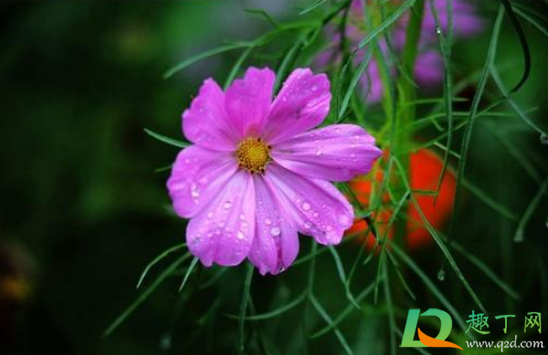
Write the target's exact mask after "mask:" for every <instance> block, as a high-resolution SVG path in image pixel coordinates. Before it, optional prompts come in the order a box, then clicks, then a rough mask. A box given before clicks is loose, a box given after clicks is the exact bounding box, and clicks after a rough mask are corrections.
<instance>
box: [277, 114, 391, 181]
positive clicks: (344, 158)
mask: <svg viewBox="0 0 548 355" xmlns="http://www.w3.org/2000/svg"><path fill="white" fill-rule="evenodd" d="M271 154H272V158H273V159H274V160H275V161H276V162H277V163H278V164H280V165H281V166H283V167H285V168H287V169H289V170H291V171H293V172H295V173H298V174H301V175H304V176H308V177H312V178H318V179H322V180H330V181H348V180H351V179H352V178H354V177H355V176H357V175H362V174H367V173H368V172H369V170H371V166H372V165H373V163H374V162H375V160H376V159H377V158H378V157H379V156H380V155H381V150H380V149H379V148H377V147H376V146H375V138H373V136H371V135H370V134H369V133H367V132H366V131H365V130H364V129H363V128H361V127H360V126H356V125H351V124H340V125H331V126H327V127H324V128H320V129H316V130H313V131H310V132H306V133H303V134H300V135H298V136H295V137H294V138H292V139H290V140H287V141H285V142H283V143H282V144H279V145H277V146H275V147H274V148H273V150H272V153H271Z"/></svg>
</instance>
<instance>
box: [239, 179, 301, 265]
mask: <svg viewBox="0 0 548 355" xmlns="http://www.w3.org/2000/svg"><path fill="white" fill-rule="evenodd" d="M253 181H254V186H255V197H256V201H257V202H256V205H255V208H256V209H255V217H256V220H255V237H254V239H253V245H252V247H251V251H250V252H249V260H250V261H251V262H252V263H253V265H255V266H256V267H258V268H259V271H260V272H261V274H263V275H265V274H266V273H271V274H277V273H279V272H281V271H283V270H284V269H286V268H287V267H289V266H290V265H291V264H292V263H293V261H295V258H296V257H297V253H298V252H299V238H298V235H297V230H296V229H295V227H293V225H292V223H293V221H292V219H291V218H289V217H288V216H285V215H284V213H283V212H284V211H283V209H282V206H281V204H280V203H279V202H278V201H279V198H278V197H277V194H276V192H275V191H274V190H273V189H271V188H269V186H267V181H265V180H264V179H263V177H261V176H254V179H253Z"/></svg>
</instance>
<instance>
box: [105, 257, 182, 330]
mask: <svg viewBox="0 0 548 355" xmlns="http://www.w3.org/2000/svg"><path fill="white" fill-rule="evenodd" d="M189 257H190V254H188V253H187V254H185V255H183V256H182V257H180V258H179V259H177V260H175V261H174V262H173V263H172V264H171V265H170V266H169V267H168V268H166V269H165V270H164V271H163V272H162V273H161V274H160V275H159V276H158V277H157V278H156V279H155V280H154V282H153V283H152V284H151V285H150V286H149V287H148V288H147V289H146V290H145V291H143V293H141V294H140V295H139V296H138V297H137V299H136V300H135V301H134V302H133V303H132V304H131V305H130V306H129V307H128V308H127V309H126V310H125V311H124V312H122V314H120V315H119V316H118V317H117V318H116V319H115V320H114V321H113V322H112V323H111V324H110V325H109V326H108V328H107V329H106V330H105V332H104V333H103V337H107V336H109V335H110V334H112V333H113V332H114V331H115V330H116V329H117V328H118V327H119V326H120V325H121V324H122V323H123V322H124V321H125V320H126V319H127V318H128V317H129V316H130V315H131V314H133V312H134V311H135V310H136V309H137V308H138V307H139V306H140V305H141V304H142V303H143V302H145V301H146V300H147V299H148V298H149V297H150V295H151V294H152V293H153V292H154V290H156V288H158V286H159V285H160V284H161V283H162V282H163V281H164V280H165V279H167V278H168V277H169V276H171V275H172V274H173V272H175V270H176V269H177V268H178V267H179V265H181V264H182V263H183V262H184V261H185V260H186V259H187V258H189Z"/></svg>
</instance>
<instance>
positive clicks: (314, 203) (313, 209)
mask: <svg viewBox="0 0 548 355" xmlns="http://www.w3.org/2000/svg"><path fill="white" fill-rule="evenodd" d="M265 179H266V180H268V181H269V183H270V184H271V186H273V188H275V189H276V191H278V195H279V196H280V203H281V204H282V206H283V210H285V211H286V212H285V213H287V214H288V216H287V217H290V218H292V219H293V221H294V223H295V225H296V227H297V230H298V231H299V232H301V233H303V234H306V235H311V236H313V237H314V239H316V241H317V242H318V243H320V244H326V245H329V244H338V243H339V242H340V241H341V238H342V236H343V234H344V231H345V230H346V229H348V228H350V227H351V226H352V220H353V219H354V210H353V208H352V206H351V205H350V203H348V201H347V200H346V198H345V197H344V196H343V194H341V192H340V191H339V190H337V189H336V188H335V187H334V186H333V185H332V184H330V183H329V182H327V181H323V180H317V179H308V178H305V177H303V176H301V175H298V174H295V173H293V172H291V171H289V170H287V169H285V168H283V167H281V166H279V165H277V164H276V163H274V164H270V165H269V166H268V167H267V171H266V174H265Z"/></svg>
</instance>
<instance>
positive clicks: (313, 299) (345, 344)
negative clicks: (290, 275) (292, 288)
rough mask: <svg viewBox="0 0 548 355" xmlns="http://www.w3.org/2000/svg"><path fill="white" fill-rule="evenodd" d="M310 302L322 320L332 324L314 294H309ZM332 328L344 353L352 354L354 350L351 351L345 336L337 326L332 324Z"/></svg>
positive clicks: (331, 320)
mask: <svg viewBox="0 0 548 355" xmlns="http://www.w3.org/2000/svg"><path fill="white" fill-rule="evenodd" d="M310 302H311V303H312V305H313V306H314V308H316V311H317V312H318V313H319V314H320V316H321V317H322V318H323V320H324V321H325V322H326V323H327V324H330V325H331V324H333V319H331V317H330V316H329V314H327V311H326V310H325V309H324V308H323V307H322V305H321V304H320V302H319V301H318V300H317V299H316V297H314V295H311V296H310ZM333 329H334V332H335V336H336V337H337V339H338V340H339V342H340V343H341V345H342V347H343V349H344V351H345V352H346V354H347V355H354V352H353V351H352V349H351V348H350V346H349V345H348V342H347V341H346V338H345V337H344V335H343V333H342V332H341V331H340V330H339V329H338V328H337V326H334V327H333Z"/></svg>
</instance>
